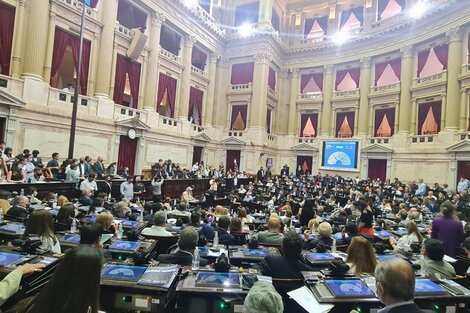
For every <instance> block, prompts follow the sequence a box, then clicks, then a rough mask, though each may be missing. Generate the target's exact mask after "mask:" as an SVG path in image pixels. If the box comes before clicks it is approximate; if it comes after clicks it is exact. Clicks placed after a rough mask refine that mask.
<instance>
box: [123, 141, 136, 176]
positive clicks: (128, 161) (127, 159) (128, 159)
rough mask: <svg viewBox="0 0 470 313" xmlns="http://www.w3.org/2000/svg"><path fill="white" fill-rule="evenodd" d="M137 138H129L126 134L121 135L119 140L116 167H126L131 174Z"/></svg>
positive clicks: (132, 172)
mask: <svg viewBox="0 0 470 313" xmlns="http://www.w3.org/2000/svg"><path fill="white" fill-rule="evenodd" d="M137 140H138V139H137V138H135V139H130V138H129V137H127V136H121V137H120V140H119V154H118V168H123V167H128V168H129V173H131V174H135V173H134V165H135V155H136V152H137Z"/></svg>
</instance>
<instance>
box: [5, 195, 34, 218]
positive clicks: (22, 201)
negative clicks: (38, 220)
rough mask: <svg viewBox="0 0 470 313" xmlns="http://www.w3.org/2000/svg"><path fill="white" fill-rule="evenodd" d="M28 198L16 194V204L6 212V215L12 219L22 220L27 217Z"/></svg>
mask: <svg viewBox="0 0 470 313" xmlns="http://www.w3.org/2000/svg"><path fill="white" fill-rule="evenodd" d="M28 204H29V199H28V197H25V196H18V197H17V198H16V204H15V205H14V206H13V207H12V208H11V209H10V210H8V212H7V217H10V218H12V219H14V220H18V221H24V220H26V219H27V218H28Z"/></svg>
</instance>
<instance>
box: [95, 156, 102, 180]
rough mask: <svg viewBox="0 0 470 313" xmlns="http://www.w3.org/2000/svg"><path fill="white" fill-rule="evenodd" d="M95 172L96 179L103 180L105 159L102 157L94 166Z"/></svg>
mask: <svg viewBox="0 0 470 313" xmlns="http://www.w3.org/2000/svg"><path fill="white" fill-rule="evenodd" d="M93 172H95V174H96V177H97V178H98V179H103V175H104V164H103V158H102V157H100V156H99V157H98V159H97V160H96V162H95V163H94V164H93Z"/></svg>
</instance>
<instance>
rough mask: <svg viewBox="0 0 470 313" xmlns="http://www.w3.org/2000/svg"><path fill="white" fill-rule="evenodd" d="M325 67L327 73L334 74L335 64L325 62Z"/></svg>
mask: <svg viewBox="0 0 470 313" xmlns="http://www.w3.org/2000/svg"><path fill="white" fill-rule="evenodd" d="M324 69H325V73H326V74H332V73H333V64H325V66H324Z"/></svg>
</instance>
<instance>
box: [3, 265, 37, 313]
mask: <svg viewBox="0 0 470 313" xmlns="http://www.w3.org/2000/svg"><path fill="white" fill-rule="evenodd" d="M42 267H43V265H41V264H29V263H26V264H24V265H21V266H18V267H17V268H16V269H15V270H13V271H12V272H10V273H9V274H8V275H7V276H5V278H3V279H2V280H1V281H0V307H1V306H2V305H3V304H4V303H5V302H6V301H7V300H8V298H10V297H11V296H13V295H14V294H15V293H16V292H17V291H18V289H19V287H20V282H21V278H22V277H23V276H24V275H26V274H29V273H33V272H40V271H42Z"/></svg>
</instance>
